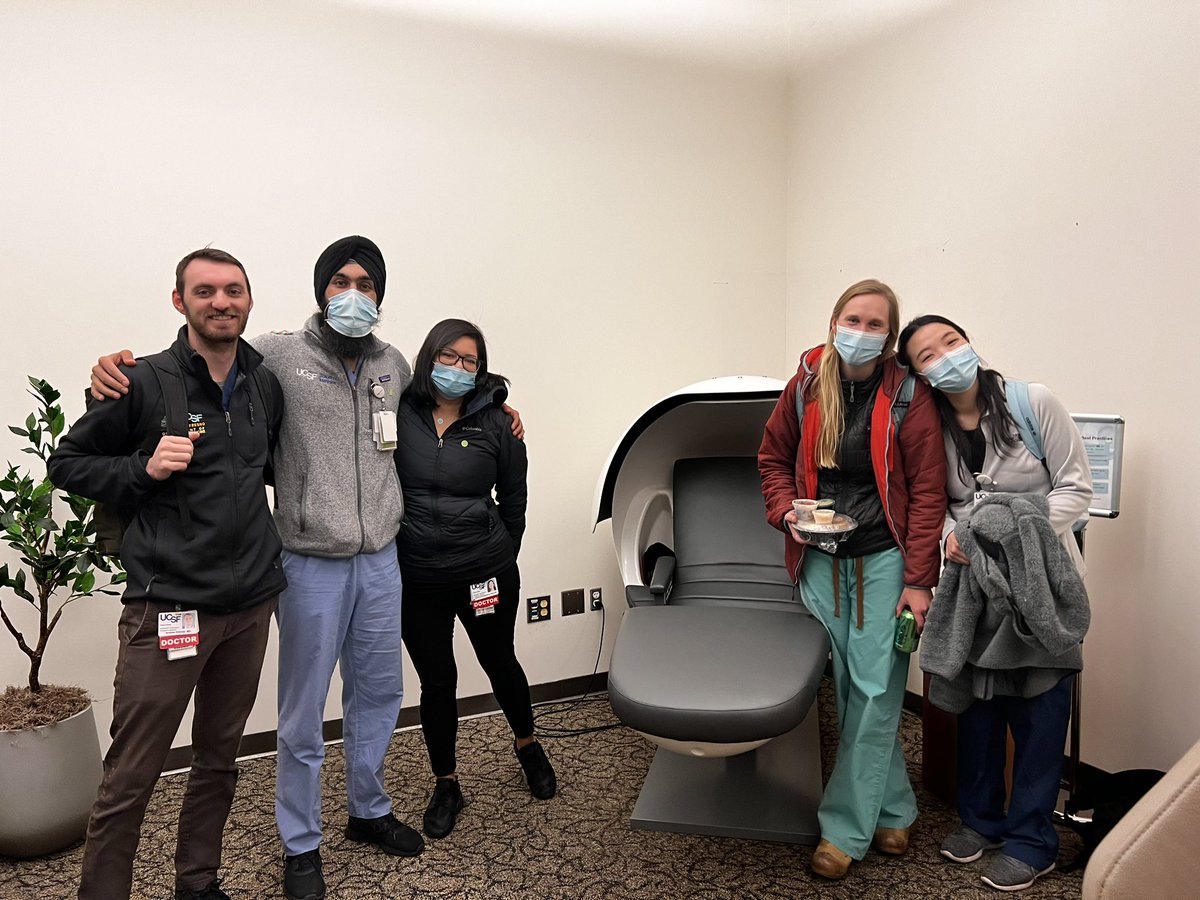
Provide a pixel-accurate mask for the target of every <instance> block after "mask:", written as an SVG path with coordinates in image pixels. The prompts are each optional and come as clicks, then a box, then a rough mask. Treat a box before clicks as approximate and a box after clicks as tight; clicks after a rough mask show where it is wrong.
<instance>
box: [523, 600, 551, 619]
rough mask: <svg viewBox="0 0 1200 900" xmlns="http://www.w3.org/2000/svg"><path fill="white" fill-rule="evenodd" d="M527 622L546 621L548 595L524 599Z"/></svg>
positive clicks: (548, 605) (548, 617) (548, 610)
mask: <svg viewBox="0 0 1200 900" xmlns="http://www.w3.org/2000/svg"><path fill="white" fill-rule="evenodd" d="M525 603H526V613H527V615H528V619H527V621H529V622H546V621H548V620H549V619H550V595H549V594H547V595H546V596H544V597H530V598H529V599H528V600H526V601H525Z"/></svg>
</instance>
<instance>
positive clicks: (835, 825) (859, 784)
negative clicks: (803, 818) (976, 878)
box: [800, 548, 917, 859]
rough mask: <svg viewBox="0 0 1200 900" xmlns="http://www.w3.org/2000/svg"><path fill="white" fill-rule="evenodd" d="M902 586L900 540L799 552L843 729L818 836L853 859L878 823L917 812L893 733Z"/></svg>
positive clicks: (902, 662) (901, 664)
mask: <svg viewBox="0 0 1200 900" xmlns="http://www.w3.org/2000/svg"><path fill="white" fill-rule="evenodd" d="M903 589H904V560H903V558H902V557H901V555H900V551H899V550H898V549H896V548H892V549H890V550H883V551H881V552H879V553H871V554H869V555H867V556H864V557H861V558H858V559H836V558H834V557H832V556H828V555H826V554H824V553H817V552H816V551H814V550H809V552H808V553H806V554H805V555H804V565H803V567H802V569H801V571H800V593H801V596H802V597H803V598H804V603H805V605H806V606H808V608H809V609H810V610H811V611H812V613H813V615H815V616H816V617H817V618H818V619H820V620H821V624H823V625H824V626H825V628H826V630H827V631H828V632H829V640H830V643H831V644H832V648H833V649H832V656H833V689H834V693H835V694H836V695H837V713H838V730H839V733H840V738H839V740H838V749H837V761H836V762H835V763H834V766H833V774H832V775H831V776H830V778H829V783H828V784H827V785H826V786H825V795H824V796H823V797H822V798H821V807H820V809H819V810H818V812H817V818H818V821H819V822H820V825H821V837H822V838H824V839H825V840H827V841H829V842H830V843H831V844H833V845H834V846H835V847H837V848H838V849H839V850H841V851H842V852H843V853H848V854H849V855H850V856H852V857H853V858H854V859H862V858H863V857H864V856H865V855H866V853H867V849H868V848H869V847H870V846H871V840H872V838H873V837H874V835H875V829H876V828H877V827H881V828H907V827H908V826H910V825H911V824H912V823H913V822H914V821H915V820H916V818H917V798H916V796H915V795H914V794H913V789H912V785H911V784H909V781H908V771H907V770H906V768H905V763H904V750H903V749H902V748H901V746H900V739H899V737H898V736H897V734H896V730H897V728H898V726H899V724H900V709H901V706H902V705H903V703H904V689H905V684H906V682H907V680H908V661H909V657H908V654H907V653H900V652H899V651H897V650H896V649H895V648H894V647H893V646H892V641H893V640H894V637H895V628H896V603H897V602H898V601H899V600H900V593H901V591H902V590H903Z"/></svg>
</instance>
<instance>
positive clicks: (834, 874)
mask: <svg viewBox="0 0 1200 900" xmlns="http://www.w3.org/2000/svg"><path fill="white" fill-rule="evenodd" d="M853 861H854V860H852V859H851V858H850V856H849V854H846V853H843V852H842V851H841V850H839V849H838V848H837V847H835V846H833V844H831V843H829V841H827V840H825V839H824V838H821V843H819V844H817V849H816V850H814V851H813V855H812V863H811V866H812V870H813V872H815V873H816V874H818V875H820V876H821V877H822V878H829V879H831V880H833V881H836V880H837V879H839V878H845V877H846V873H847V872H849V871H850V863H852V862H853Z"/></svg>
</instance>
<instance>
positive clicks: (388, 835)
mask: <svg viewBox="0 0 1200 900" xmlns="http://www.w3.org/2000/svg"><path fill="white" fill-rule="evenodd" d="M346 837H348V838H349V839H350V840H352V841H358V842H359V843H360V844H375V845H377V846H378V847H379V849H380V850H382V851H383V852H384V853H390V854H391V855H392V856H417V855H418V854H419V853H420V852H421V851H422V850H424V849H425V839H424V838H423V837H421V835H420V834H419V833H418V832H416V831H414V830H413V829H411V828H409V827H408V826H407V825H404V824H402V823H400V822H398V821H396V817H395V816H393V815H392V814H391V813H388V814H387V815H386V816H380V817H379V818H378V819H359V818H355V817H354V816H351V817H350V821H349V823H348V824H347V825H346Z"/></svg>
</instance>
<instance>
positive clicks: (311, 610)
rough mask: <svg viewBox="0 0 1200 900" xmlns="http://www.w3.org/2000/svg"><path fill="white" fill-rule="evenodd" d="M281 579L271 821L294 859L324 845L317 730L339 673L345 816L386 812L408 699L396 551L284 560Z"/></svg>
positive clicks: (364, 816) (387, 549) (390, 546)
mask: <svg viewBox="0 0 1200 900" xmlns="http://www.w3.org/2000/svg"><path fill="white" fill-rule="evenodd" d="M283 569H284V572H285V573H286V574H287V579H288V587H287V590H285V591H284V592H283V594H282V595H281V596H280V598H279V608H278V611H277V613H276V615H277V616H278V620H279V731H278V750H279V757H278V761H277V764H276V781H275V821H276V823H277V824H278V826H279V836H280V837H281V838H282V840H283V850H284V853H285V854H287V855H288V856H295V855H296V854H299V853H305V852H307V851H309V850H314V849H316V848H317V847H318V846H319V845H320V843H321V763H322V762H323V761H324V759H325V742H324V737H323V734H322V728H323V725H324V712H325V698H326V696H328V694H329V681H330V679H331V678H332V677H333V667H334V664H335V663H336V664H338V665H339V667H340V669H341V675H342V722H343V726H342V736H343V739H344V744H345V753H346V793H347V796H348V798H349V812H350V815H352V816H355V817H357V818H362V819H376V818H379V817H380V816H385V815H387V814H388V813H390V812H391V811H392V800H391V798H390V797H389V796H388V794H387V791H386V790H385V789H384V785H383V764H384V758H385V756H386V755H387V750H388V744H389V742H390V741H391V738H392V732H393V731H394V730H395V728H396V717H397V716H398V715H399V713H400V704H401V701H402V700H403V699H404V681H403V678H404V670H403V667H402V662H401V657H400V593H401V584H400V567H399V563H398V561H397V559H396V545H395V542H391V543H389V544H388V545H387V546H386V547H384V548H383V549H382V550H380V551H379V552H378V553H369V554H368V553H363V554H359V555H358V556H352V557H349V558H344V559H324V558H320V557H315V556H301V555H299V554H296V553H288V552H287V551H284V553H283Z"/></svg>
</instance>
